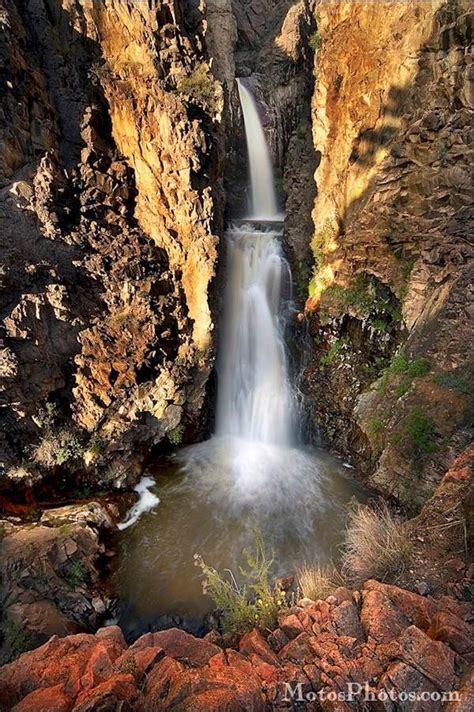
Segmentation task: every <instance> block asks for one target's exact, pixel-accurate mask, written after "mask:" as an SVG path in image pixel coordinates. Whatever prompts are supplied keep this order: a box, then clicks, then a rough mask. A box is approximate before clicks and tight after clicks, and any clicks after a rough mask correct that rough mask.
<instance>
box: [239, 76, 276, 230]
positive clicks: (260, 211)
mask: <svg viewBox="0 0 474 712" xmlns="http://www.w3.org/2000/svg"><path fill="white" fill-rule="evenodd" d="M237 86H238V88H239V96H240V103H241V105H242V113H243V115H244V123H245V135H246V138H247V150H248V156H249V165H250V184H251V188H252V214H251V217H252V218H253V219H254V220H277V219H278V215H277V201H276V195H275V182H274V180H273V169H272V163H271V160H270V153H269V151H268V146H267V142H266V140H265V134H264V132H263V126H262V122H261V121H260V116H259V113H258V108H257V104H256V102H255V99H254V98H253V96H252V94H251V93H250V92H249V90H248V89H247V87H246V86H245V85H244V84H242V82H241V81H240V79H237Z"/></svg>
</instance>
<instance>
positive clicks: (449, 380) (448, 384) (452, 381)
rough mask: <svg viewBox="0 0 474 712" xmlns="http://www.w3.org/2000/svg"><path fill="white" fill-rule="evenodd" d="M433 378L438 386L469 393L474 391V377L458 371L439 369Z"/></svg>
mask: <svg viewBox="0 0 474 712" xmlns="http://www.w3.org/2000/svg"><path fill="white" fill-rule="evenodd" d="M433 380H434V381H435V383H437V384H438V386H441V387H442V388H447V389H448V390H453V391H459V392H460V393H464V394H466V395H469V394H470V393H472V391H473V382H472V377H470V376H469V375H467V374H466V373H462V372H460V371H459V370H458V371H438V372H437V373H435V374H434V376H433Z"/></svg>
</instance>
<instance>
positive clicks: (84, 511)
mask: <svg viewBox="0 0 474 712" xmlns="http://www.w3.org/2000/svg"><path fill="white" fill-rule="evenodd" d="M116 517H117V511H116V510H115V507H114V506H113V505H111V504H109V505H107V506H104V505H101V504H99V503H97V502H90V503H88V504H82V505H67V506H64V507H58V508H55V509H49V510H46V511H45V512H44V513H43V515H42V516H41V518H40V520H39V521H37V522H34V523H31V524H20V523H18V522H17V523H12V522H11V521H7V520H4V521H0V532H1V540H0V561H1V565H0V577H1V588H0V600H1V604H2V605H1V608H2V621H1V630H2V638H3V642H2V645H1V648H0V659H3V661H5V660H8V659H9V657H15V656H16V655H18V654H19V653H20V652H21V651H22V650H24V649H25V648H29V647H36V646H38V645H40V644H41V643H44V642H45V641H46V640H48V639H49V638H50V637H51V635H62V636H64V635H67V634H68V633H77V632H81V631H94V630H96V629H97V627H98V625H100V624H101V622H102V621H104V620H105V619H106V618H107V617H110V616H111V614H112V613H113V610H112V599H111V597H110V594H107V593H106V592H105V589H104V588H103V586H102V585H101V581H100V573H99V569H100V561H101V559H106V558H107V553H110V552H107V549H106V546H105V543H104V540H105V537H106V535H107V533H110V530H111V529H112V528H113V519H114V518H116Z"/></svg>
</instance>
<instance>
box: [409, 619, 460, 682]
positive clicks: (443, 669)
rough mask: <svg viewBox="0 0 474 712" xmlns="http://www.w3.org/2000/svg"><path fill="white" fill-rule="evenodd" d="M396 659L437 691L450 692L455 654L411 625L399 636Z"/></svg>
mask: <svg viewBox="0 0 474 712" xmlns="http://www.w3.org/2000/svg"><path fill="white" fill-rule="evenodd" d="M397 644H398V654H397V657H399V659H401V660H402V661H403V662H405V663H407V665H411V666H412V667H414V668H415V669H416V670H418V671H419V672H420V673H421V674H422V675H424V676H425V677H427V678H428V680H431V682H432V683H433V684H434V685H435V686H436V687H437V688H438V689H439V690H452V689H453V685H454V680H455V675H454V660H455V653H453V651H452V650H450V649H449V648H448V647H447V646H446V645H444V644H443V643H441V642H439V641H437V640H431V638H428V636H427V635H426V634H425V633H423V631H421V630H420V629H419V628H416V626H414V625H412V626H410V627H409V628H407V629H406V630H405V631H403V633H402V634H401V635H400V637H399V639H398V641H397Z"/></svg>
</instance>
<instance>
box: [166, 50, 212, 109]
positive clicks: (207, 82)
mask: <svg viewBox="0 0 474 712" xmlns="http://www.w3.org/2000/svg"><path fill="white" fill-rule="evenodd" d="M176 89H177V91H178V93H179V94H185V95H187V96H189V97H191V98H192V99H194V101H196V102H197V103H198V104H202V105H204V106H205V107H206V108H208V109H210V110H211V111H215V110H216V108H217V103H218V97H219V84H218V82H216V80H215V79H214V77H213V76H212V75H211V73H210V71H209V68H208V66H207V65H206V64H205V63H204V62H203V63H201V64H199V65H198V66H197V67H196V68H195V69H193V71H192V72H191V74H188V75H187V76H186V77H182V78H181V79H180V80H179V82H178V84H177V87H176Z"/></svg>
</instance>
